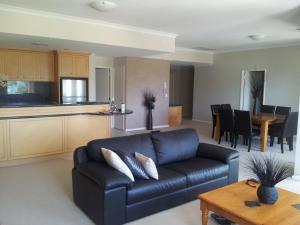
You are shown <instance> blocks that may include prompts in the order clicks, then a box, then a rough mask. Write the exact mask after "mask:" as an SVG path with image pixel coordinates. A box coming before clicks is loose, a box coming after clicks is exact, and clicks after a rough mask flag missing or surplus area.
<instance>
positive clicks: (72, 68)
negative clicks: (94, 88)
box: [56, 52, 89, 78]
mask: <svg viewBox="0 0 300 225" xmlns="http://www.w3.org/2000/svg"><path fill="white" fill-rule="evenodd" d="M56 57H57V62H58V75H59V76H61V77H76V78H79V77H83V78H85V77H88V76H89V54H85V53H77V52H57V54H56Z"/></svg>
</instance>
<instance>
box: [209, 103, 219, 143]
mask: <svg viewBox="0 0 300 225" xmlns="http://www.w3.org/2000/svg"><path fill="white" fill-rule="evenodd" d="M220 108H221V105H211V106H210V110H211V116H212V122H213V129H212V135H211V138H214V136H215V129H216V125H217V115H216V113H218V112H219V109H220Z"/></svg>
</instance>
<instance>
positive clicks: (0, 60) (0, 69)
mask: <svg viewBox="0 0 300 225" xmlns="http://www.w3.org/2000/svg"><path fill="white" fill-rule="evenodd" d="M4 59H5V58H4V52H2V51H0V75H4Z"/></svg>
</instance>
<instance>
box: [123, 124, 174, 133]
mask: <svg viewBox="0 0 300 225" xmlns="http://www.w3.org/2000/svg"><path fill="white" fill-rule="evenodd" d="M168 127H169V125H158V126H153V128H154V129H161V128H168ZM140 130H146V127H138V128H131V129H126V130H125V131H126V132H131V131H140Z"/></svg>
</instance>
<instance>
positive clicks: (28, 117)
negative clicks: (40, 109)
mask: <svg viewBox="0 0 300 225" xmlns="http://www.w3.org/2000/svg"><path fill="white" fill-rule="evenodd" d="M132 113H133V111H132V110H129V109H126V111H125V113H122V112H94V113H91V112H87V113H85V112H80V113H64V114H49V115H34V116H5V117H0V120H12V119H32V118H44V117H61V116H77V115H90V116H122V115H128V114H132Z"/></svg>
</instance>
